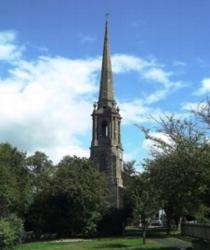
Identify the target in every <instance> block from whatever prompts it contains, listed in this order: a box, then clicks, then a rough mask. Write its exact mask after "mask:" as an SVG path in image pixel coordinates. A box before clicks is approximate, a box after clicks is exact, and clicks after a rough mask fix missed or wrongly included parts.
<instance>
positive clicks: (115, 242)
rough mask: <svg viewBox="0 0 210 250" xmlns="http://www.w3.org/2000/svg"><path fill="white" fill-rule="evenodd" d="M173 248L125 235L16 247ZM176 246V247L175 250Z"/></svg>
mask: <svg viewBox="0 0 210 250" xmlns="http://www.w3.org/2000/svg"><path fill="white" fill-rule="evenodd" d="M93 249H95V250H97V249H99V250H100V249H101V250H144V249H150V250H173V249H172V248H171V247H170V248H166V247H164V246H162V245H161V244H160V243H158V242H157V241H155V240H151V239H149V240H147V244H146V245H143V244H142V240H141V238H139V237H138V238H137V237H126V238H125V237H124V238H113V239H95V240H87V241H80V242H74V241H71V242H65V241H64V242H56V241H48V242H36V243H28V244H23V245H20V246H18V247H16V248H15V250H93ZM175 249H176V248H174V250H175Z"/></svg>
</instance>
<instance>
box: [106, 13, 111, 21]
mask: <svg viewBox="0 0 210 250" xmlns="http://www.w3.org/2000/svg"><path fill="white" fill-rule="evenodd" d="M109 16H110V14H109V12H107V13H106V14H105V20H106V22H108V21H109Z"/></svg>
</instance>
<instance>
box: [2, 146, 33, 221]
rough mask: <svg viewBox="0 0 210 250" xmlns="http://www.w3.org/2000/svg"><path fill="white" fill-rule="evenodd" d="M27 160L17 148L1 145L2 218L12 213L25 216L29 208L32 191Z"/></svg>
mask: <svg viewBox="0 0 210 250" xmlns="http://www.w3.org/2000/svg"><path fill="white" fill-rule="evenodd" d="M25 158H26V157H25V153H23V152H20V151H18V150H17V148H14V147H12V146H11V145H9V144H8V143H4V144H0V217H4V216H7V215H8V214H10V213H12V212H15V213H17V214H19V215H20V216H23V213H24V211H25V209H26V207H27V206H28V203H29V200H30V196H31V189H30V175H29V172H28V169H27V166H26V161H25Z"/></svg>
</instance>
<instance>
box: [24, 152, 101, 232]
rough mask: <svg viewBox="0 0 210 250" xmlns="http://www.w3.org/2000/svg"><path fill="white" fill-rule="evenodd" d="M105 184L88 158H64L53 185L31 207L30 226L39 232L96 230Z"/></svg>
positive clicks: (53, 179)
mask: <svg viewBox="0 0 210 250" xmlns="http://www.w3.org/2000/svg"><path fill="white" fill-rule="evenodd" d="M104 187H105V185H104V178H103V177H102V175H101V174H100V173H99V172H97V171H96V170H95V169H94V168H93V166H91V162H90V161H89V160H87V159H85V158H79V157H76V156H74V157H70V156H66V157H64V158H63V160H62V161H61V162H60V163H59V164H58V165H57V166H56V170H55V172H54V175H53V178H52V179H51V185H47V187H46V188H44V189H43V190H42V191H41V192H40V193H39V194H38V195H37V196H36V199H35V201H34V203H33V204H32V206H31V208H30V211H29V215H30V216H29V222H30V223H31V227H32V228H33V229H34V230H35V231H36V232H37V234H38V235H40V234H41V233H57V234H59V235H62V236H67V235H68V236H70V235H77V234H82V233H83V234H91V233H94V232H95V231H96V227H97V226H96V224H97V221H98V220H99V218H100V212H101V209H102V207H103V206H102V204H103V201H104V195H105V189H104ZM55 218H56V219H55Z"/></svg>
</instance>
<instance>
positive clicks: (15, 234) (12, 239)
mask: <svg viewBox="0 0 210 250" xmlns="http://www.w3.org/2000/svg"><path fill="white" fill-rule="evenodd" d="M22 232H23V225H22V220H21V219H19V218H18V217H16V216H15V215H10V216H9V217H7V218H3V219H0V249H1V250H11V249H12V248H13V247H14V246H15V245H16V244H17V243H20V240H21V235H22Z"/></svg>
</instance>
